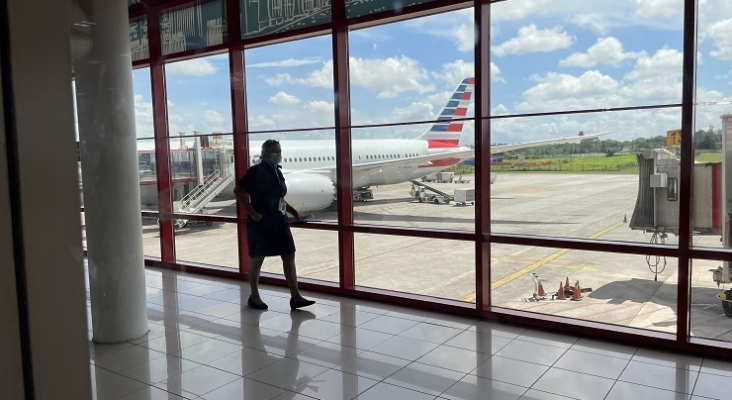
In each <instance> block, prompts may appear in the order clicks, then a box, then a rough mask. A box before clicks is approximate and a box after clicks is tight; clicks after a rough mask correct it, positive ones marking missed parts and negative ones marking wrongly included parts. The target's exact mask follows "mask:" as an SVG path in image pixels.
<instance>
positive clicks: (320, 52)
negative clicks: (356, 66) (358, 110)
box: [244, 35, 335, 137]
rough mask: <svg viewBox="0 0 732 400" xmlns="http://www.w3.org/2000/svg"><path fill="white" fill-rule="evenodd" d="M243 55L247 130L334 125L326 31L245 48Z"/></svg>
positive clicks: (329, 37) (328, 47)
mask: <svg viewBox="0 0 732 400" xmlns="http://www.w3.org/2000/svg"><path fill="white" fill-rule="evenodd" d="M244 59H245V60H246V65H245V67H246V88H247V111H248V123H249V130H250V131H269V130H277V129H302V128H323V127H328V128H331V127H333V126H334V125H335V114H334V106H333V59H332V52H331V36H330V35H326V36H319V37H315V38H310V39H303V40H297V41H293V42H287V43H282V44H276V45H271V46H265V47H260V48H255V49H249V50H246V53H245V57H244ZM309 136H310V137H317V136H314V134H313V133H310V134H309Z"/></svg>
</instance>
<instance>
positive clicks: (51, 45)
mask: <svg viewBox="0 0 732 400" xmlns="http://www.w3.org/2000/svg"><path fill="white" fill-rule="evenodd" d="M6 7H7V8H6ZM66 7H67V5H66V2H65V1H57V0H37V1H32V2H30V1H27V0H5V1H2V2H0V30H2V32H1V33H0V35H2V39H0V52H1V53H2V57H0V58H2V59H3V60H4V61H9V63H3V64H2V66H1V67H0V68H2V74H4V75H5V77H6V78H8V77H9V78H10V84H7V85H4V86H3V87H2V88H0V89H1V90H2V91H1V94H0V97H2V101H1V102H0V103H2V104H3V105H4V106H5V107H4V108H2V109H0V114H3V116H2V118H0V122H3V121H5V122H13V123H12V124H7V125H8V126H7V127H6V124H5V123H2V124H0V136H2V137H3V139H2V140H0V153H1V154H0V164H1V165H2V166H1V167H0V398H2V399H22V398H26V397H25V396H29V395H30V394H31V392H32V393H33V398H34V399H36V400H46V399H48V400H52V399H79V400H89V399H91V383H90V379H89V376H90V374H89V342H88V331H87V319H86V314H87V309H86V294H85V287H84V264H83V253H82V247H81V223H80V218H79V193H78V181H77V169H76V159H77V156H76V143H75V142H76V140H75V138H74V118H73V106H72V103H73V102H72V99H73V97H72V94H71V56H70V51H69V21H68V18H67V8H66ZM6 30H7V31H6ZM7 41H9V46H6V45H5V44H7ZM7 74H9V75H7ZM8 107H9V108H8ZM6 128H7V130H6ZM16 278H21V279H20V280H16ZM24 325H25V326H26V328H27V329H23V328H22V327H23V326H24ZM20 343H24V344H26V345H27V346H25V348H26V349H27V350H28V351H27V352H25V353H23V352H22V351H21V350H20V349H21V348H20V346H21V345H20ZM23 355H25V359H24V357H23ZM24 386H27V387H29V388H30V390H29V391H28V392H26V391H25V390H24Z"/></svg>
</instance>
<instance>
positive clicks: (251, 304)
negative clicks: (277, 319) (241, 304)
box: [247, 296, 267, 310]
mask: <svg viewBox="0 0 732 400" xmlns="http://www.w3.org/2000/svg"><path fill="white" fill-rule="evenodd" d="M247 305H248V306H249V307H251V308H253V309H255V310H266V309H267V304H265V303H262V304H257V303H255V302H254V300H252V296H249V300H247Z"/></svg>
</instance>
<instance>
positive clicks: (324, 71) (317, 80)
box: [262, 60, 333, 89]
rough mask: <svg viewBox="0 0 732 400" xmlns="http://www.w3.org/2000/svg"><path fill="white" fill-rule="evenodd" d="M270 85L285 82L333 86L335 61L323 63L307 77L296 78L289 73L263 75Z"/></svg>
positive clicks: (325, 87)
mask: <svg viewBox="0 0 732 400" xmlns="http://www.w3.org/2000/svg"><path fill="white" fill-rule="evenodd" d="M262 79H264V81H265V82H266V83H267V84H268V85H270V86H282V85H283V84H284V83H288V84H291V85H305V86H309V87H318V88H324V89H332V88H333V61H332V60H328V61H326V62H324V63H323V67H322V68H321V69H319V70H315V71H312V72H310V74H308V76H307V77H306V78H294V77H292V75H290V74H289V73H287V72H285V73H282V74H276V75H275V76H269V77H262Z"/></svg>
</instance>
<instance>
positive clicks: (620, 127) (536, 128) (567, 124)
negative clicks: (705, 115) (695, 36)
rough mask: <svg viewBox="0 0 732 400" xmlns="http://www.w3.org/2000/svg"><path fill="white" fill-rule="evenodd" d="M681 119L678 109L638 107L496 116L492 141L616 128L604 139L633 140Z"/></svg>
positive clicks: (661, 130) (658, 132) (674, 126)
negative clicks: (553, 113) (603, 111)
mask: <svg viewBox="0 0 732 400" xmlns="http://www.w3.org/2000/svg"><path fill="white" fill-rule="evenodd" d="M680 123H681V119H680V114H679V111H678V110H676V109H658V110H637V111H624V112H617V113H616V112H613V113H593V114H582V115H558V116H550V117H544V118H505V119H496V120H494V121H493V122H492V124H491V135H492V137H491V142H493V143H514V142H525V141H527V140H541V139H549V138H556V137H563V136H575V135H577V133H578V132H580V131H583V132H585V133H600V132H608V131H614V133H612V134H610V135H608V136H606V137H604V138H603V139H611V140H621V141H622V140H632V139H635V138H638V137H652V136H658V135H664V134H665V132H666V131H667V130H669V129H677V128H678V127H679V124H680Z"/></svg>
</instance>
